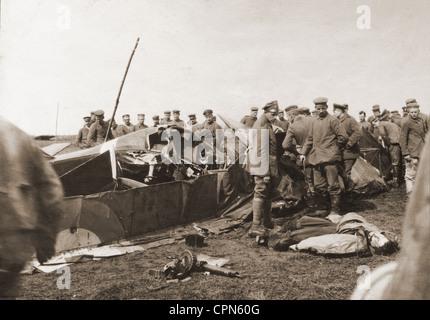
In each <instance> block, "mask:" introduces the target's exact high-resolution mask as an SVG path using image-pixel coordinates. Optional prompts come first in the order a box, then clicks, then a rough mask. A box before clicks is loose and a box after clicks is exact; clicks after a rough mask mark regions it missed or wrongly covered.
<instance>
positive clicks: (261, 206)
mask: <svg viewBox="0 0 430 320" xmlns="http://www.w3.org/2000/svg"><path fill="white" fill-rule="evenodd" d="M263 111H264V113H263V114H262V115H261V116H260V117H259V118H258V119H257V121H256V122H255V123H254V125H253V127H252V129H256V130H257V135H256V137H261V133H260V132H259V131H261V130H267V131H268V133H269V141H267V142H263V141H261V140H258V138H257V141H256V142H257V143H256V144H255V147H256V148H257V150H256V153H255V154H256V155H258V154H260V155H262V154H263V151H262V149H263V148H268V150H266V152H267V151H268V154H267V153H265V154H266V155H267V158H265V159H263V160H261V159H258V160H257V159H253V155H254V153H253V152H251V153H250V154H249V157H248V163H247V165H246V169H247V170H248V171H249V172H250V174H251V175H252V176H253V178H254V182H255V187H254V199H253V205H252V210H253V220H252V226H251V228H250V230H249V232H248V235H249V236H251V237H255V236H263V235H264V234H265V233H266V232H267V230H266V229H271V228H273V222H272V218H271V211H272V201H271V198H272V193H273V191H274V189H275V179H276V178H277V177H278V176H279V171H278V156H277V143H276V136H275V132H274V130H273V127H272V123H273V122H274V121H275V119H276V116H277V115H278V113H279V106H278V102H277V101H276V100H275V101H272V102H269V103H268V104H266V105H265V106H264V107H263ZM266 143H268V145H267V144H266ZM256 163H259V164H260V166H258V167H257V168H255V167H254V166H253V165H255V164H256ZM262 163H263V164H264V165H262ZM266 165H267V166H266ZM266 168H267V170H264V169H266ZM263 171H264V172H263Z"/></svg>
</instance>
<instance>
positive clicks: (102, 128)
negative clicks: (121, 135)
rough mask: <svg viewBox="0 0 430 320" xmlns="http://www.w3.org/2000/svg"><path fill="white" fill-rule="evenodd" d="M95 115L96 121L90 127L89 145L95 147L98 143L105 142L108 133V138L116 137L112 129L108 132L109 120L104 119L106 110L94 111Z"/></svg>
mask: <svg viewBox="0 0 430 320" xmlns="http://www.w3.org/2000/svg"><path fill="white" fill-rule="evenodd" d="M94 115H95V116H96V122H94V123H93V124H92V125H91V127H90V129H89V132H88V138H87V140H88V141H87V147H94V146H96V145H98V144H101V143H104V141H105V139H106V135H107V136H108V139H107V140H112V139H114V136H113V134H112V131H111V130H109V132H108V127H109V122H108V121H104V118H105V117H104V111H103V110H97V111H94Z"/></svg>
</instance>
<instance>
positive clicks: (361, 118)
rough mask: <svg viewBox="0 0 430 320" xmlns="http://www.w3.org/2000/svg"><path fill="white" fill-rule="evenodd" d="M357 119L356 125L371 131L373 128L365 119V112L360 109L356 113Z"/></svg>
mask: <svg viewBox="0 0 430 320" xmlns="http://www.w3.org/2000/svg"><path fill="white" fill-rule="evenodd" d="M358 119H359V122H358V125H359V126H360V127H361V128H362V129H364V130H367V131H369V132H372V130H373V129H372V124H371V123H370V122H369V121H366V112H364V111H360V112H359V113H358Z"/></svg>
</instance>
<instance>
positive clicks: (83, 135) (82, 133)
mask: <svg viewBox="0 0 430 320" xmlns="http://www.w3.org/2000/svg"><path fill="white" fill-rule="evenodd" d="M88 132H90V129H89V128H88V127H87V126H86V125H85V126H83V127H82V128H81V129H79V132H78V137H77V138H76V140H77V142H78V143H86V142H87V138H88Z"/></svg>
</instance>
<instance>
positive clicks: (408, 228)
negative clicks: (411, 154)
mask: <svg viewBox="0 0 430 320" xmlns="http://www.w3.org/2000/svg"><path fill="white" fill-rule="evenodd" d="M421 159H422V161H420V165H419V167H418V173H417V175H416V181H415V187H414V190H413V192H412V195H411V198H410V200H409V202H408V205H407V208H406V216H405V221H404V223H403V230H402V234H403V239H402V242H403V245H402V248H401V252H400V256H399V259H398V260H397V261H395V262H390V263H388V264H385V265H382V266H380V267H378V268H377V269H376V270H374V271H372V272H371V273H370V281H369V286H368V287H367V288H357V289H356V290H355V292H354V293H353V295H352V297H351V299H353V300H381V299H383V300H394V299H395V300H429V299H430V273H429V270H430V246H429V243H430V219H429V216H430V185H429V180H428V177H429V176H430V135H428V136H427V139H426V142H425V146H424V148H423V152H422V153H421Z"/></svg>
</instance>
